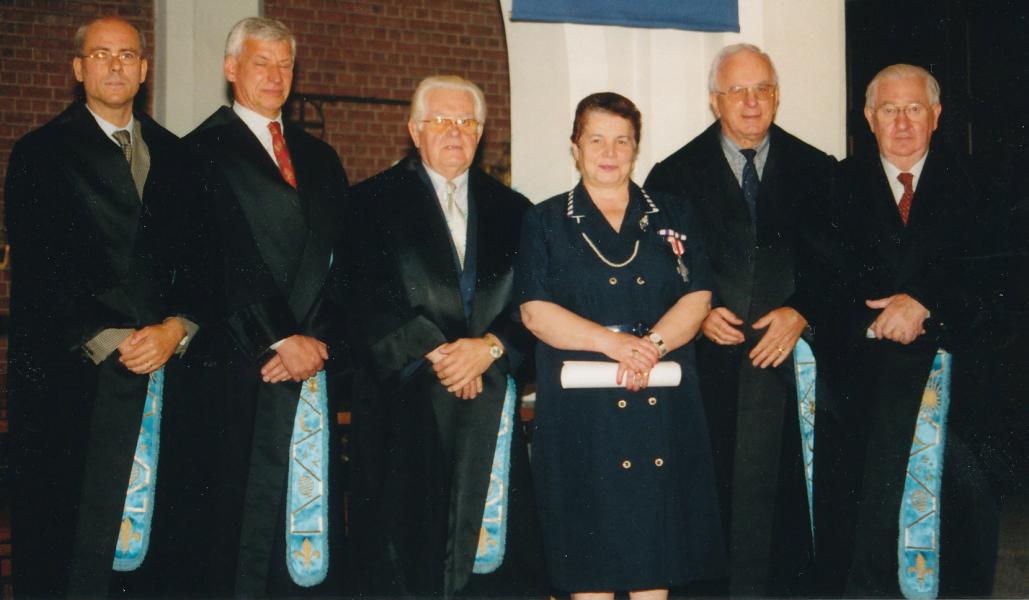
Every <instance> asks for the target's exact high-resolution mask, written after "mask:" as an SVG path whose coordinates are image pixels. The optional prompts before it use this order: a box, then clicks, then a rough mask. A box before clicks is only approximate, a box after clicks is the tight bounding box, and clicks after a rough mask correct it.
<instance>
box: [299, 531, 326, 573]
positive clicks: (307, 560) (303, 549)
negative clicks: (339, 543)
mask: <svg viewBox="0 0 1029 600" xmlns="http://www.w3.org/2000/svg"><path fill="white" fill-rule="evenodd" d="M293 556H295V557H297V558H300V559H303V561H304V568H307V569H309V568H311V561H312V560H314V559H316V558H321V556H322V554H321V552H318V551H317V550H315V549H314V547H313V546H311V538H306V537H305V538H304V543H303V544H300V550H299V551H297V552H294V553H293Z"/></svg>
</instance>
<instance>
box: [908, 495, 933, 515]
mask: <svg viewBox="0 0 1029 600" xmlns="http://www.w3.org/2000/svg"><path fill="white" fill-rule="evenodd" d="M911 506H912V507H913V508H914V509H915V510H917V511H918V512H919V513H924V512H925V511H927V510H929V495H928V494H926V493H925V491H924V490H915V491H914V492H913V493H912V494H911Z"/></svg>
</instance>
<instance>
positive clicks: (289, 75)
mask: <svg viewBox="0 0 1029 600" xmlns="http://www.w3.org/2000/svg"><path fill="white" fill-rule="evenodd" d="M295 53H296V40H295V39H294V37H293V34H292V33H290V31H289V30H288V29H287V28H286V27H285V26H284V25H283V24H282V23H280V22H279V21H276V20H273V19H266V18H257V17H253V18H247V19H244V20H242V21H240V22H239V23H237V24H236V25H235V26H234V27H233V29H232V31H231V32H230V33H229V36H228V40H227V42H226V48H225V59H224V63H223V67H224V73H225V78H226V80H228V81H229V82H230V84H231V85H232V92H233V99H234V102H233V105H232V107H222V108H219V109H218V110H217V111H216V112H215V113H214V114H213V115H211V116H210V117H209V118H208V119H207V120H206V121H204V122H203V123H201V124H200V125H199V126H198V127H197V128H196V129H195V130H194V131H193V132H191V133H190V134H189V135H188V136H187V137H186V138H184V144H185V145H186V147H187V148H188V157H189V158H188V165H187V170H186V173H185V175H184V177H183V186H184V189H183V193H182V198H183V201H184V202H186V203H188V211H189V227H188V228H187V230H186V231H185V232H184V233H183V237H184V241H185V242H186V243H187V247H188V252H189V254H190V255H191V256H190V257H189V258H188V259H187V260H185V261H184V265H183V268H184V269H186V270H187V271H189V272H195V274H196V277H194V278H193V279H192V280H193V281H197V282H198V284H197V285H196V289H194V290H193V294H195V296H196V297H198V298H199V299H200V301H199V302H198V304H200V305H202V306H203V307H204V314H203V315H201V317H202V321H203V325H204V326H205V328H206V332H207V335H206V336H204V337H200V338H199V339H197V340H196V342H197V344H198V346H199V347H200V350H199V351H198V352H197V353H196V355H195V357H194V360H193V361H192V362H191V363H189V367H190V371H191V379H192V383H193V392H194V393H193V394H192V395H191V396H190V397H189V398H187V399H185V400H184V402H188V403H189V405H188V407H181V406H180V407H179V410H180V411H184V410H188V413H189V414H188V416H183V418H184V419H188V422H189V423H190V424H191V426H192V430H193V436H192V437H191V441H192V446H193V449H194V450H193V451H194V462H195V465H196V471H195V473H194V484H195V486H196V487H197V488H198V489H199V490H205V489H209V490H210V491H209V492H206V493H204V495H203V496H202V497H201V498H200V499H199V500H200V506H199V507H197V508H196V514H195V515H192V517H191V519H190V521H189V522H188V523H189V525H191V526H193V527H196V528H197V529H199V530H200V535H198V539H196V540H195V546H196V548H197V552H196V554H197V555H198V556H200V557H202V558H200V559H199V563H200V564H199V567H198V568H200V569H202V570H203V571H204V572H203V579H204V582H203V583H202V584H201V586H202V590H203V591H205V592H208V593H214V594H215V595H217V596H219V597H229V596H243V597H267V596H272V597H280V596H288V597H294V596H298V595H301V594H304V595H330V596H331V595H335V594H338V588H337V587H336V584H335V576H336V575H338V573H339V568H340V566H341V564H342V562H341V560H340V558H341V552H340V551H339V550H341V548H339V547H338V545H337V544H338V541H339V540H340V539H341V536H342V533H343V528H342V525H343V518H342V517H343V514H344V510H343V498H342V497H341V495H340V494H338V493H335V492H336V488H335V485H336V484H338V482H339V479H338V477H336V474H335V470H336V468H337V467H338V466H339V460H338V456H339V451H338V449H337V447H336V445H337V443H338V437H339V436H338V435H336V434H335V432H334V428H335V425H336V419H335V414H336V410H335V402H336V401H338V396H337V395H335V394H334V393H333V391H332V390H328V391H327V390H326V388H327V383H331V382H332V381H333V378H331V377H326V369H328V368H329V367H330V366H331V365H334V364H338V363H339V362H340V361H339V360H338V359H339V358H340V352H341V351H340V349H339V348H338V347H337V346H336V344H335V342H337V341H338V340H339V339H340V337H341V336H340V335H339V334H338V333H337V332H336V330H335V329H334V326H335V324H336V323H337V322H338V321H339V316H340V315H341V314H342V312H343V311H342V309H341V308H340V307H338V306H335V305H333V302H332V298H333V297H334V295H333V290H334V287H333V284H332V281H333V279H332V278H331V277H330V265H331V263H332V260H333V249H334V246H335V242H336V236H337V234H338V228H337V226H336V225H337V220H336V215H337V211H338V210H339V209H340V208H341V205H342V202H343V200H344V197H345V194H346V189H347V178H346V174H345V173H344V171H343V167H342V165H341V164H340V161H339V157H338V156H337V155H336V152H335V151H334V150H333V149H332V148H331V147H330V146H328V145H327V144H325V143H324V142H322V141H321V140H318V139H315V138H314V137H312V136H311V135H309V134H307V133H306V132H304V131H303V130H301V129H300V128H299V127H296V126H294V125H292V124H291V123H288V122H284V120H283V116H282V105H283V104H284V103H285V102H286V98H287V97H288V96H289V92H290V87H291V83H292V80H293V65H294V58H295ZM202 331H204V330H202ZM184 511H185V509H184ZM184 528H185V529H189V527H186V526H184ZM201 536H202V537H201ZM187 573H188V572H187Z"/></svg>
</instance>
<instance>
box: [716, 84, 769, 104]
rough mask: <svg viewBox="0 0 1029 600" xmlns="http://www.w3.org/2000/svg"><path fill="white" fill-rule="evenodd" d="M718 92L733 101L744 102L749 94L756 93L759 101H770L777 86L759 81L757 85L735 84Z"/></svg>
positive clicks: (755, 95) (717, 92)
mask: <svg viewBox="0 0 1029 600" xmlns="http://www.w3.org/2000/svg"><path fill="white" fill-rule="evenodd" d="M715 93H716V94H718V95H720V96H725V97H727V98H728V99H729V100H732V101H733V102H743V101H745V100H746V99H747V96H748V95H749V94H754V98H755V99H756V100H757V101H758V102H768V101H769V100H771V99H772V98H774V97H775V86H774V85H772V84H770V83H759V84H757V85H751V86H747V85H734V86H732V87H730V88H729V89H727V90H725V91H716V92H715Z"/></svg>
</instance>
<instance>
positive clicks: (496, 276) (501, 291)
mask: <svg viewBox="0 0 1029 600" xmlns="http://www.w3.org/2000/svg"><path fill="white" fill-rule="evenodd" d="M486 177H489V175H486V174H485V173H482V172H480V171H478V170H476V169H472V171H471V173H470V175H469V180H468V181H469V185H470V187H469V191H470V192H473V193H474V198H475V202H476V209H477V211H476V212H477V218H476V224H477V231H476V237H475V246H476V285H475V300H474V302H473V304H472V314H471V318H470V319H469V327H470V332H471V334H472V335H478V334H479V333H482V332H485V331H486V329H487V328H488V327H489V325H490V324H491V323H492V322H493V320H494V319H496V317H497V315H498V314H499V313H500V311H502V310H503V309H504V307H505V306H507V304H508V300H509V298H510V294H511V285H512V277H511V260H512V250H513V249H514V247H515V242H514V241H513V240H512V239H511V237H512V235H513V233H512V232H515V231H518V229H519V226H518V225H519V223H520V222H521V215H519V214H513V213H512V211H508V210H506V206H505V205H504V204H503V203H502V202H501V199H500V198H496V197H494V195H493V194H491V193H490V189H489V188H491V187H493V186H492V185H490V184H492V183H493V182H492V181H489V180H487V179H485V178H486Z"/></svg>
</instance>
